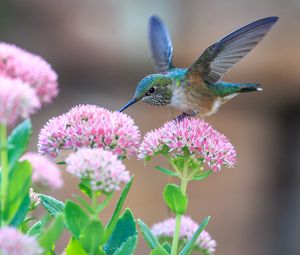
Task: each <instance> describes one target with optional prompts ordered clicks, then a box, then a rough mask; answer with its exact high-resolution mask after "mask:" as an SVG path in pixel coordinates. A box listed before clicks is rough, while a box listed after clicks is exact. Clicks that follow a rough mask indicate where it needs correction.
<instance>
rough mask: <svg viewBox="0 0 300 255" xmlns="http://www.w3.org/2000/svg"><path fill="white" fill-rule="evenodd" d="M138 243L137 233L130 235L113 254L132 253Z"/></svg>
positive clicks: (126, 254) (130, 254)
mask: <svg viewBox="0 0 300 255" xmlns="http://www.w3.org/2000/svg"><path fill="white" fill-rule="evenodd" d="M136 245H137V235H135V236H131V237H129V238H128V239H127V240H126V241H125V242H124V243H123V244H122V245H121V247H119V249H117V250H116V251H115V252H114V254H113V255H132V254H133V252H134V251H135V248H136Z"/></svg>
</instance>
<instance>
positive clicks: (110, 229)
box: [104, 177, 133, 242]
mask: <svg viewBox="0 0 300 255" xmlns="http://www.w3.org/2000/svg"><path fill="white" fill-rule="evenodd" d="M132 181H133V177H131V180H130V181H129V182H128V183H127V184H126V186H125V187H124V189H123V191H122V193H121V196H120V198H119V201H118V203H117V206H116V208H115V210H114V212H113V215H112V217H111V219H110V220H109V222H108V224H107V225H106V227H105V236H104V241H105V242H106V241H107V240H108V238H109V237H110V235H111V233H112V232H113V230H114V228H115V226H116V224H117V221H118V219H119V215H120V213H121V210H122V207H123V204H124V202H125V199H126V197H127V195H128V192H129V190H130V188H131V184H132Z"/></svg>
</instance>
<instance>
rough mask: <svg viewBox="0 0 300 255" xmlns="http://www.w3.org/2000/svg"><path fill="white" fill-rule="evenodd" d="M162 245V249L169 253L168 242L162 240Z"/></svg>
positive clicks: (169, 245) (169, 246) (170, 247)
mask: <svg viewBox="0 0 300 255" xmlns="http://www.w3.org/2000/svg"><path fill="white" fill-rule="evenodd" d="M162 247H164V249H165V250H166V251H167V252H168V253H171V249H172V246H171V244H170V243H168V242H164V243H163V244H162Z"/></svg>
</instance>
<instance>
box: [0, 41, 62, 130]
mask: <svg viewBox="0 0 300 255" xmlns="http://www.w3.org/2000/svg"><path fill="white" fill-rule="evenodd" d="M0 85H1V90H0V123H3V124H6V125H9V126H13V125H14V124H15V123H16V122H17V120H18V119H19V118H23V119H25V118H27V117H29V116H30V115H31V114H33V113H35V112H36V111H37V110H38V109H39V108H40V107H41V105H42V104H44V103H49V102H51V100H52V99H53V98H54V97H55V96H56V95H57V93H58V84H57V75H56V73H55V72H54V71H53V70H52V68H51V66H50V65H49V64H48V63H47V62H46V61H45V60H44V59H42V58H41V57H39V56H37V55H34V54H31V53H29V52H27V51H25V50H23V49H21V48H18V47H17V46H15V45H11V44H7V43H0Z"/></svg>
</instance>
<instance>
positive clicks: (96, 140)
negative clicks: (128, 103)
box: [38, 105, 140, 157]
mask: <svg viewBox="0 0 300 255" xmlns="http://www.w3.org/2000/svg"><path fill="white" fill-rule="evenodd" d="M139 142H140V132H139V129H138V127H137V126H136V125H135V124H134V121H133V120H132V119H131V118H130V117H129V116H127V115H125V114H124V113H120V112H110V111H108V110H106V109H104V108H101V107H98V106H95V105H79V106H75V107H73V108H72V109H71V110H70V111H69V112H67V113H66V114H64V115H61V116H58V117H54V118H52V119H50V120H49V121H48V123H47V124H46V125H45V126H44V128H43V129H42V130H41V132H40V135H39V142H38V148H39V152H40V153H41V154H47V155H50V156H52V157H56V156H58V154H59V152H60V151H62V150H70V149H71V150H74V151H76V150H77V149H78V148H82V147H88V148H104V149H106V150H110V151H112V152H114V153H115V154H117V155H119V156H130V155H133V154H135V153H136V152H137V148H138V145H139Z"/></svg>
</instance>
